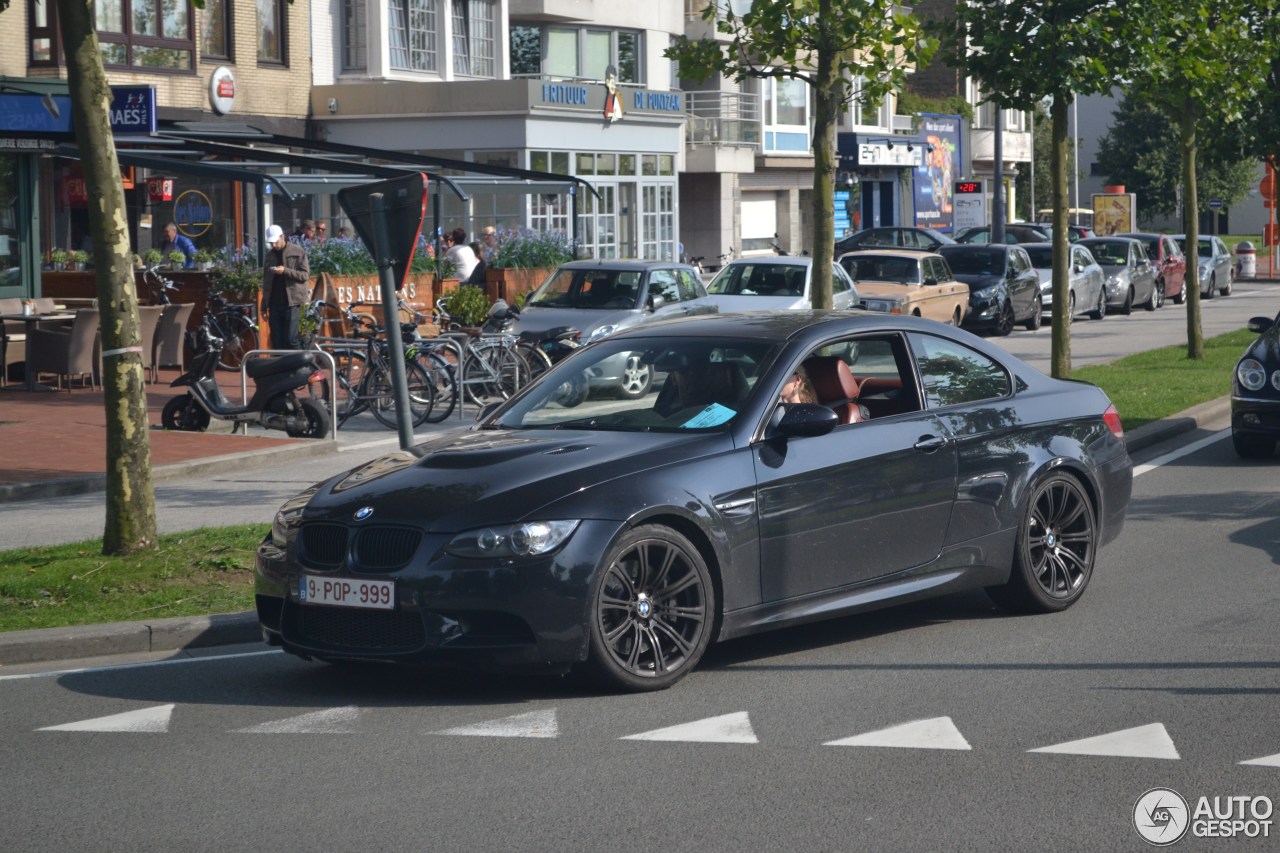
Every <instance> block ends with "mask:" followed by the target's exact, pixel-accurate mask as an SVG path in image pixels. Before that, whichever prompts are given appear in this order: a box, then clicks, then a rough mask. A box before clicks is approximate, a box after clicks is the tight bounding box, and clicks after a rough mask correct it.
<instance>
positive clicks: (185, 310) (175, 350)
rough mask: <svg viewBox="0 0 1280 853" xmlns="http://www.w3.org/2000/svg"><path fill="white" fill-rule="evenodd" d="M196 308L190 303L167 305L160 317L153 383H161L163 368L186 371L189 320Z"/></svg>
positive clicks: (153, 356) (152, 366)
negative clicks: (185, 358) (160, 370)
mask: <svg viewBox="0 0 1280 853" xmlns="http://www.w3.org/2000/svg"><path fill="white" fill-rule="evenodd" d="M195 307H196V306H195V305H194V304H192V303H190V302H187V303H184V304H182V305H166V306H164V313H163V314H161V315H160V322H159V324H158V326H157V327H156V338H155V342H154V345H153V350H154V352H153V354H152V357H151V381H152V382H159V381H160V375H159V369H160V368H161V367H177V368H178V370H179V371H183V370H185V369H186V366H185V361H184V353H183V350H184V349H185V344H186V332H187V320H188V319H189V318H190V317H191V311H192V310H193V309H194V308H195Z"/></svg>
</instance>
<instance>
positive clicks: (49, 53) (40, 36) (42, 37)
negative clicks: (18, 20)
mask: <svg viewBox="0 0 1280 853" xmlns="http://www.w3.org/2000/svg"><path fill="white" fill-rule="evenodd" d="M55 15H56V10H55V8H54V0H29V2H28V3H27V30H28V33H29V36H28V37H29V38H30V40H31V41H30V48H29V51H30V52H29V54H28V59H29V61H30V62H31V64H32V65H52V64H54V63H55V62H56V61H57V59H58V57H57V56H56V54H55V53H54V51H55V50H57V43H58V42H57V34H56V28H55V27H54V20H55Z"/></svg>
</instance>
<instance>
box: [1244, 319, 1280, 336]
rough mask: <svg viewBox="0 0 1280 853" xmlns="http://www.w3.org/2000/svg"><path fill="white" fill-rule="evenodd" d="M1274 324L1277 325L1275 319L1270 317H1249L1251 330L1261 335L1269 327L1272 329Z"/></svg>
mask: <svg viewBox="0 0 1280 853" xmlns="http://www.w3.org/2000/svg"><path fill="white" fill-rule="evenodd" d="M1273 325H1275V321H1274V320H1272V319H1271V318H1270V317H1250V318H1249V331H1251V332H1254V333H1256V334H1259V335H1260V334H1262V333H1263V332H1265V331H1266V330H1267V329H1270V328H1271V327H1272V326H1273Z"/></svg>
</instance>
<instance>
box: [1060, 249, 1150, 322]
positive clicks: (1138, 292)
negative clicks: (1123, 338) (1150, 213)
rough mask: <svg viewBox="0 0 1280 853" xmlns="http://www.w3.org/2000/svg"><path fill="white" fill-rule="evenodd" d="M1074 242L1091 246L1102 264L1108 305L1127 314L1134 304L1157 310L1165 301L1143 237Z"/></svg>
mask: <svg viewBox="0 0 1280 853" xmlns="http://www.w3.org/2000/svg"><path fill="white" fill-rule="evenodd" d="M1072 245H1073V246H1083V247H1084V248H1086V249H1088V250H1089V253H1090V254H1091V255H1093V258H1094V260H1096V261H1097V262H1098V265H1099V266H1101V267H1102V272H1103V275H1105V276H1106V285H1107V308H1109V309H1110V308H1114V309H1115V310H1116V311H1117V312H1119V313H1121V314H1128V313H1129V312H1130V311H1132V310H1133V306H1134V305H1141V306H1143V307H1145V308H1146V309H1147V310H1148V311H1154V310H1156V309H1157V308H1159V307H1160V306H1161V305H1163V304H1164V292H1163V291H1161V289H1160V288H1158V287H1156V273H1155V270H1153V269H1152V268H1151V260H1150V259H1149V258H1148V257H1147V247H1146V246H1144V245H1143V244H1142V241H1141V240H1134V239H1133V238H1132V237H1089V238H1087V239H1084V240H1080V241H1079V242H1076V243H1073V244H1072Z"/></svg>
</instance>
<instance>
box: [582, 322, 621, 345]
mask: <svg viewBox="0 0 1280 853" xmlns="http://www.w3.org/2000/svg"><path fill="white" fill-rule="evenodd" d="M616 331H618V327H617V326H614V325H608V326H599V327H597V328H596V329H594V330H592V332H591V337H589V338H587V343H591V342H592V341H598V340H600V339H601V338H603V337H607V336H608V335H612V334H613V333H614V332H616Z"/></svg>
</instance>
